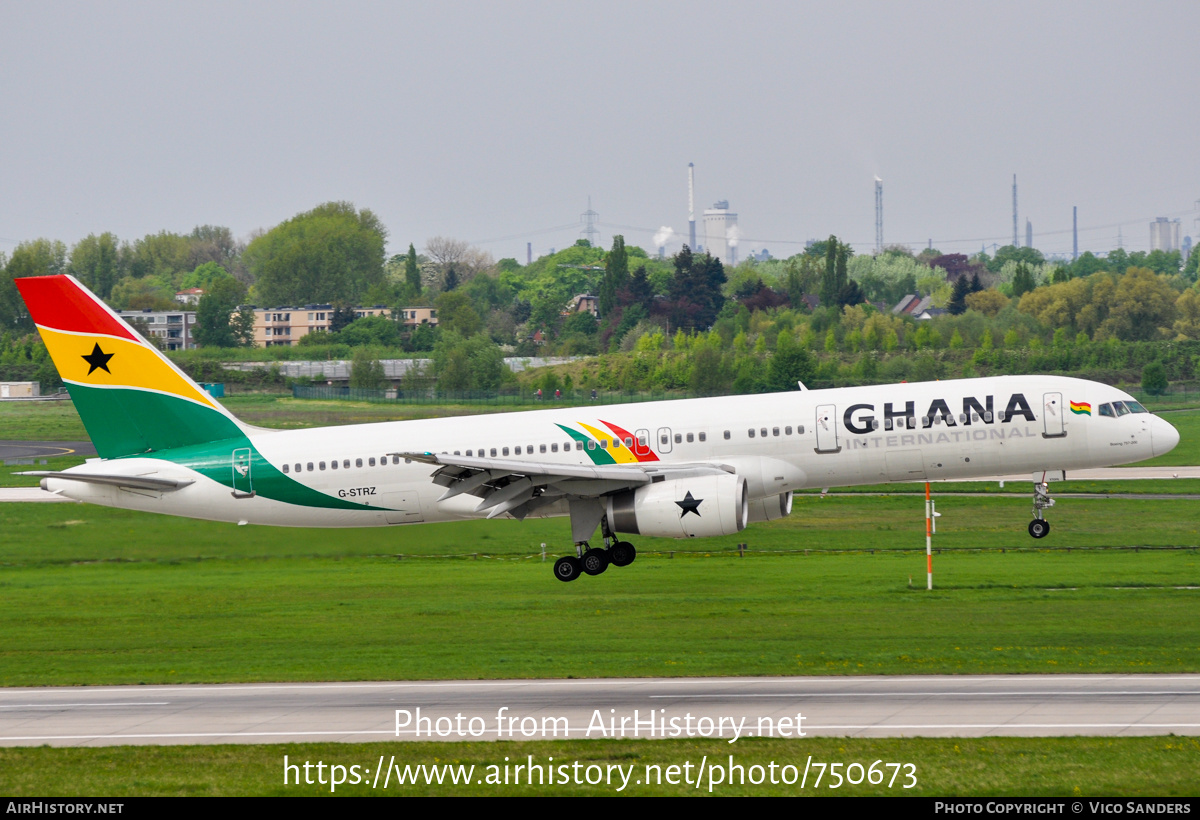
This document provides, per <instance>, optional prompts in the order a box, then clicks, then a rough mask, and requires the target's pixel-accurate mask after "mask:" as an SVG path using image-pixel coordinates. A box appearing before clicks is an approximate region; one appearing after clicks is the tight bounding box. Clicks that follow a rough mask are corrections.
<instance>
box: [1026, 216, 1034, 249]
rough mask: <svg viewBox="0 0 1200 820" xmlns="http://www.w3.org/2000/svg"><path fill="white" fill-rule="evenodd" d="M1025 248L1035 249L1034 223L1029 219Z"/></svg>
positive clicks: (1027, 221)
mask: <svg viewBox="0 0 1200 820" xmlns="http://www.w3.org/2000/svg"><path fill="white" fill-rule="evenodd" d="M1025 247H1027V248H1032V247H1033V223H1032V222H1030V221H1029V220H1028V219H1026V220H1025Z"/></svg>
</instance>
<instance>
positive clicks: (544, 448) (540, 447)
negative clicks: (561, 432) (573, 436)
mask: <svg viewBox="0 0 1200 820" xmlns="http://www.w3.org/2000/svg"><path fill="white" fill-rule="evenodd" d="M554 449H556V450H557V449H558V448H557V447H555V448H554ZM538 452H539V453H544V452H546V445H545V444H539V445H538Z"/></svg>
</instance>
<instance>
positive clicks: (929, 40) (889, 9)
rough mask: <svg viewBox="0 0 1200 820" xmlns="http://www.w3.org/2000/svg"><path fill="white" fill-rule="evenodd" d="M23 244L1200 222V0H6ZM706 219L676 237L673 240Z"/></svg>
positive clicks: (1135, 230) (960, 236) (5, 211)
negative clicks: (313, 229)
mask: <svg viewBox="0 0 1200 820" xmlns="http://www.w3.org/2000/svg"><path fill="white" fill-rule="evenodd" d="M0 10H2V17H0V112H2V113H3V118H4V126H5V127H4V128H3V130H2V131H0V250H11V249H12V247H14V246H15V245H16V244H17V243H18V242H20V241H23V240H27V239H32V238H36V237H39V236H46V237H50V238H54V239H61V240H63V241H65V242H67V243H68V244H73V243H74V242H76V241H78V240H79V239H81V238H82V237H84V236H86V235H87V234H89V233H100V232H103V231H112V232H114V233H116V234H117V235H118V236H119V237H120V238H121V239H125V240H134V239H137V238H139V237H141V236H143V235H145V234H147V233H155V232H158V231H160V230H169V231H178V232H187V231H190V230H191V228H192V227H193V226H195V225H197V224H206V223H207V224H217V225H227V226H229V227H230V228H232V229H233V231H234V233H235V234H237V235H239V236H246V235H248V234H249V233H250V232H251V231H253V230H255V229H260V228H270V227H271V226H273V225H275V224H277V223H279V222H280V221H282V220H284V219H287V218H289V217H291V216H293V215H295V214H296V213H299V212H301V211H305V210H308V209H310V208H312V207H314V206H316V205H317V204H319V203H321V202H325V201H329V200H349V201H351V202H353V203H354V204H355V205H357V206H358V207H366V208H370V209H371V210H373V211H374V212H375V213H376V214H377V215H378V216H379V217H380V218H381V219H382V220H383V222H384V223H385V224H386V225H387V227H388V229H389V231H390V239H389V251H390V252H392V253H396V252H401V251H403V250H405V249H406V248H407V246H408V243H409V242H413V243H414V244H415V245H416V246H417V248H418V249H420V248H421V247H422V246H423V244H424V241H425V240H426V239H427V238H429V237H431V236H436V235H446V236H453V237H457V238H460V239H466V240H470V241H473V242H479V243H480V244H481V245H482V246H483V247H484V248H486V249H487V250H489V251H491V252H492V253H493V254H494V255H495V256H497V257H504V256H514V257H517V258H518V259H520V260H521V261H522V262H524V257H525V243H526V242H527V241H529V242H532V243H533V248H534V254H535V256H536V255H537V254H539V253H545V252H548V251H549V249H550V248H552V247H557V248H562V247H564V246H566V245H569V244H571V243H572V242H574V241H575V240H576V239H577V238H579V236H580V233H579V231H580V228H581V226H580V225H579V219H580V215H581V213H582V212H583V211H585V210H586V208H587V201H588V196H589V195H590V196H591V200H592V206H593V208H594V209H595V210H596V211H597V212H598V213H599V214H600V223H601V224H600V230H601V242H602V243H603V244H604V245H605V246H607V245H609V244H610V243H611V239H612V235H613V234H614V233H623V234H624V235H625V236H626V239H627V241H629V242H631V243H634V244H639V245H642V246H643V247H646V248H648V249H649V248H650V247H651V245H652V239H651V236H652V234H653V232H654V231H655V229H657V228H658V227H659V226H661V225H667V226H670V227H671V228H673V229H674V230H675V231H676V232H677V234H678V235H679V236H680V237H681V238H685V237H686V232H687V164H688V163H689V162H694V163H695V164H696V199H697V202H696V205H697V211H698V214H699V212H701V211H702V210H703V208H705V207H710V206H711V205H712V203H713V202H714V201H715V200H717V199H722V198H724V199H728V200H729V203H730V207H731V208H732V209H733V210H735V211H736V212H737V213H738V214H739V226H740V228H741V231H742V234H743V236H744V237H745V238H744V239H743V248H749V249H756V248H761V247H767V248H768V249H770V250H771V252H772V253H773V254H774V255H776V256H787V255H790V254H791V253H794V252H796V251H797V250H798V249H800V248H802V247H803V243H804V240H806V239H812V238H823V237H826V236H828V235H829V234H831V233H833V234H837V235H838V236H839V237H841V238H842V239H844V240H848V241H850V242H853V243H855V246H856V248H857V249H858V250H860V251H868V250H870V249H871V248H872V247H873V245H874V238H875V213H874V188H873V184H874V183H873V180H874V177H875V176H876V175H878V176H880V177H882V178H883V181H884V182H883V184H884V240H885V242H887V243H889V244H890V243H894V242H895V243H905V244H909V245H911V246H914V247H923V246H924V245H925V244H926V242H927V241H928V240H929V239H932V240H933V242H934V245H935V246H936V247H939V248H941V249H942V250H944V251H962V252H975V251H978V250H979V249H980V247H981V246H983V245H985V244H988V245H990V244H991V243H993V242H999V243H1000V244H1008V243H1009V242H1011V240H1012V188H1011V186H1012V175H1013V174H1014V173H1015V174H1017V176H1018V182H1019V185H1020V196H1019V199H1020V202H1019V209H1020V225H1021V228H1020V232H1021V239H1022V242H1023V241H1024V235H1025V219H1026V218H1029V219H1030V220H1032V222H1033V231H1034V245H1035V246H1037V247H1039V248H1041V249H1043V250H1045V251H1047V252H1051V253H1055V252H1059V253H1069V252H1070V250H1071V233H1070V229H1071V206H1072V205H1078V206H1079V224H1080V229H1081V230H1080V250H1081V251H1082V250H1085V249H1091V250H1095V251H1107V250H1109V249H1111V248H1112V247H1115V246H1116V242H1117V233H1118V225H1120V226H1121V233H1122V235H1123V238H1124V244H1125V247H1126V248H1128V249H1131V250H1136V249H1143V250H1144V249H1146V248H1147V247H1148V244H1149V229H1148V227H1147V223H1148V221H1149V220H1150V219H1152V218H1153V217H1155V216H1169V217H1171V218H1177V217H1178V218H1181V219H1182V222H1183V233H1184V234H1185V235H1191V236H1193V237H1196V236H1197V226H1196V222H1195V220H1196V218H1197V217H1198V216H1200V213H1198V212H1197V211H1196V210H1195V207H1196V201H1197V200H1200V150H1198V148H1200V128H1198V125H1200V94H1198V93H1197V92H1198V91H1200V2H1196V0H1180V2H1167V1H1166V0H1160V1H1157V2H1139V3H1133V2H1128V3H1116V2H1097V0H1089V1H1088V2H1078V3H1076V2H1054V3H1045V2H1009V3H986V4H983V3H963V2H945V3H900V2H889V3H884V2H878V3H867V2H845V1H844V0H843V1H842V2H834V3H801V2H772V3H738V2H732V1H731V0H725V1H724V2H697V1H696V0H690V2H680V3H644V2H643V3H619V4H618V3H608V2H593V3H578V2H572V3H564V2H561V1H560V2H545V3H541V2H526V3H496V2H486V3H485V2H476V3H450V2H438V3H429V2H420V3H399V2H388V3H352V2H338V3H332V2H331V3H299V2H279V3H275V2H238V3H222V2H213V0H205V2H201V3H184V2H171V3H162V2H153V3H118V2H112V3H81V2H80V3H52V2H38V3H29V2H23V1H22V2H11V1H10V0H0ZM677 247H678V242H675V243H673V244H672V246H671V248H670V249H671V250H674V249H677Z"/></svg>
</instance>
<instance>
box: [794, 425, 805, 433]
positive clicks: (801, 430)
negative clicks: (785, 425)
mask: <svg viewBox="0 0 1200 820" xmlns="http://www.w3.org/2000/svg"><path fill="white" fill-rule="evenodd" d="M796 432H797V433H798V434H800V435H804V425H803V424H801V425H800V426H799V427H797V428H796Z"/></svg>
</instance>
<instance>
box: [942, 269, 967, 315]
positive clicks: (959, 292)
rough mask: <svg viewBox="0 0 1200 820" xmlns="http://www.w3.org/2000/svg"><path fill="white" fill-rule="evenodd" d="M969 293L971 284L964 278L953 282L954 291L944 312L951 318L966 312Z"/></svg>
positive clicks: (961, 277)
mask: <svg viewBox="0 0 1200 820" xmlns="http://www.w3.org/2000/svg"><path fill="white" fill-rule="evenodd" d="M970 291H971V283H970V281H969V280H968V278H967V277H966V276H960V277H958V278H957V279H955V280H954V290H953V292H952V293H951V295H950V301H949V302H947V303H946V311H947V312H948V313H949V314H950V315H951V316H959V315H961V314H963V313H966V312H967V296H968V295H969V294H970Z"/></svg>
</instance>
